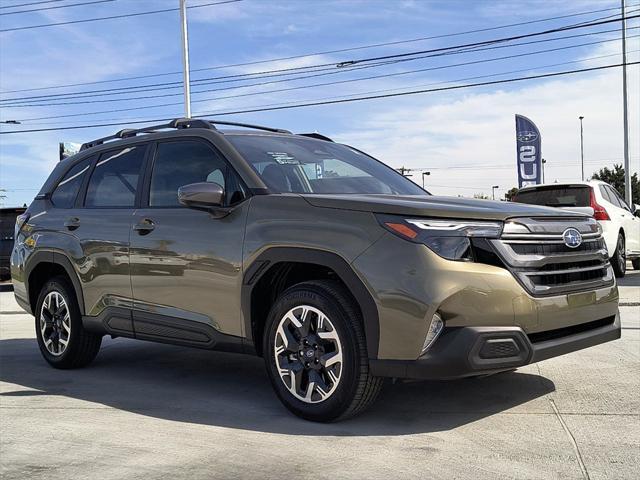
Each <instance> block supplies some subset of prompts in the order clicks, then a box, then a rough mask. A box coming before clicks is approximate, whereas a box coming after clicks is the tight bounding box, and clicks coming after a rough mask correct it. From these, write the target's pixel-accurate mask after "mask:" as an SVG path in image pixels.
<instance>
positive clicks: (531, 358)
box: [370, 313, 620, 380]
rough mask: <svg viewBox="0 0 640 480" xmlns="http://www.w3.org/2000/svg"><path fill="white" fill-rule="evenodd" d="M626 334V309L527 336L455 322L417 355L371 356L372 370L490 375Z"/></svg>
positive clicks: (426, 375)
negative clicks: (623, 323) (410, 357)
mask: <svg viewBox="0 0 640 480" xmlns="http://www.w3.org/2000/svg"><path fill="white" fill-rule="evenodd" d="M618 338H620V314H619V313H616V315H615V316H613V317H607V318H603V319H601V320H596V321H593V322H589V323H584V324H579V325H575V326H572V327H566V328H560V329H557V330H549V331H546V332H541V333H537V334H535V333H534V334H529V335H527V334H526V333H525V332H524V330H522V328H520V327H449V328H447V329H445V330H444V331H443V332H442V334H441V335H440V337H439V338H438V339H437V340H436V342H435V343H434V344H433V346H432V347H431V348H430V349H429V350H428V351H427V352H426V353H425V354H424V355H423V356H421V357H419V358H418V359H417V360H376V359H373V360H370V371H371V374H372V375H375V376H380V377H396V378H416V379H430V380H442V379H451V378H461V377H469V376H477V375H490V374H493V373H498V372H500V371H504V370H510V369H513V368H517V367H522V366H524V365H527V364H530V363H535V362H539V361H542V360H546V359H548V358H552V357H557V356H559V355H564V354H565V353H570V352H574V351H576V350H581V349H583V348H588V347H592V346H594V345H598V344H600V343H605V342H610V341H612V340H616V339H618Z"/></svg>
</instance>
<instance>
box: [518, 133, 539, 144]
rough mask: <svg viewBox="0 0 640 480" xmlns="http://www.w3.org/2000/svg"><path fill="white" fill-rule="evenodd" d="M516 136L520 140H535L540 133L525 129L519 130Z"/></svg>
mask: <svg viewBox="0 0 640 480" xmlns="http://www.w3.org/2000/svg"><path fill="white" fill-rule="evenodd" d="M516 137H517V138H518V141H519V142H525V143H528V142H535V141H536V140H537V139H538V134H537V133H536V132H531V131H523V132H518V133H517V134H516Z"/></svg>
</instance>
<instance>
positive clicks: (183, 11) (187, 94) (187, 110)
mask: <svg viewBox="0 0 640 480" xmlns="http://www.w3.org/2000/svg"><path fill="white" fill-rule="evenodd" d="M180 25H181V26H182V70H183V79H182V81H183V83H184V116H185V118H191V83H190V82H191V80H190V75H189V34H188V32H187V0H180Z"/></svg>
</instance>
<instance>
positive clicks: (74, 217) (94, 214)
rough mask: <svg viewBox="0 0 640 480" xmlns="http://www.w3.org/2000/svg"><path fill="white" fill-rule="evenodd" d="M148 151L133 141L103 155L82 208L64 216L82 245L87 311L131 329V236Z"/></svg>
mask: <svg viewBox="0 0 640 480" xmlns="http://www.w3.org/2000/svg"><path fill="white" fill-rule="evenodd" d="M146 152H147V145H146V144H135V145H131V146H127V147H120V148H116V149H113V150H109V151H106V152H104V153H101V154H100V156H99V157H98V159H97V161H96V162H95V165H94V166H93V168H92V170H91V173H90V177H89V179H88V181H86V182H85V183H86V187H85V190H84V192H83V193H84V195H83V197H82V198H81V199H80V200H79V201H78V204H79V207H78V208H75V209H73V210H69V211H68V212H66V218H65V227H66V229H67V230H68V232H69V233H70V234H72V235H73V236H75V237H76V239H77V240H78V242H79V245H80V249H81V251H80V252H76V256H77V257H78V258H77V260H76V262H77V267H78V270H79V272H80V277H81V280H82V283H83V294H84V300H85V309H86V312H87V315H92V316H97V315H100V314H103V313H104V314H106V315H108V316H111V317H113V318H111V319H110V320H107V321H109V326H110V327H111V328H112V329H114V330H120V331H123V332H127V333H132V331H133V330H132V320H131V314H130V311H129V309H130V308H131V307H132V293H131V281H130V277H129V273H130V272H129V236H130V231H131V222H132V219H133V212H134V210H135V207H136V202H137V201H138V198H137V197H138V191H139V188H138V187H139V184H140V182H141V179H142V175H141V172H142V167H143V164H144V161H145V155H146ZM52 200H53V201H54V202H55V193H54V195H53V198H52ZM107 309H108V310H107ZM105 310H107V311H106V312H105Z"/></svg>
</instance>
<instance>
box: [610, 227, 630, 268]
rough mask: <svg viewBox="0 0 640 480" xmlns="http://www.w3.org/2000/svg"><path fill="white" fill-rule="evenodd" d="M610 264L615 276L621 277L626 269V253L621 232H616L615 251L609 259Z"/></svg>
mask: <svg viewBox="0 0 640 480" xmlns="http://www.w3.org/2000/svg"><path fill="white" fill-rule="evenodd" d="M609 260H610V261H611V266H612V267H613V273H615V275H616V277H618V278H622V277H624V274H625V273H626V271H627V253H626V251H625V243H624V235H623V234H622V232H620V233H619V234H618V241H617V242H616V251H615V252H613V255H612V256H611V258H610V259H609Z"/></svg>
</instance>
